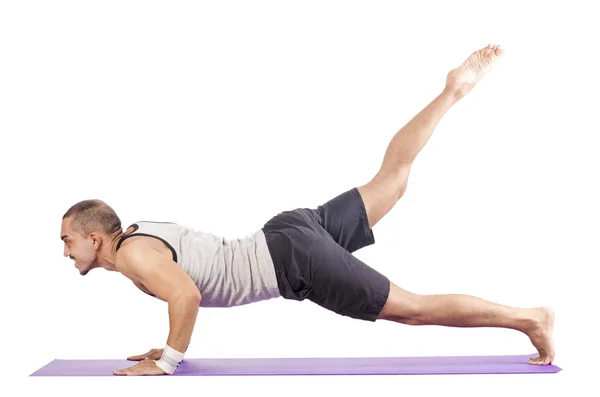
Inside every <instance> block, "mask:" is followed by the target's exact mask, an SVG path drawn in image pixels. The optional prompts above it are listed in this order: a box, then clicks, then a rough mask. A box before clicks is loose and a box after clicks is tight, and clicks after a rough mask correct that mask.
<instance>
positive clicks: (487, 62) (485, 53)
mask: <svg viewBox="0 0 600 397" xmlns="http://www.w3.org/2000/svg"><path fill="white" fill-rule="evenodd" d="M502 54H504V50H503V49H502V48H500V45H491V44H490V45H488V46H487V47H485V48H482V49H481V50H477V51H475V52H474V53H473V54H471V56H469V57H468V58H467V60H466V61H464V62H463V64H462V65H460V66H459V67H457V68H455V69H452V70H451V71H450V72H449V73H448V77H447V78H446V90H447V91H448V92H451V93H452V94H454V95H456V96H457V97H459V98H462V97H463V96H465V95H467V93H468V92H469V91H471V89H472V88H473V87H475V84H477V83H478V82H479V80H481V78H482V77H483V76H484V75H485V74H486V73H487V72H489V71H490V70H491V69H493V68H494V67H495V66H496V64H497V61H498V59H499V58H500V57H501V56H502Z"/></svg>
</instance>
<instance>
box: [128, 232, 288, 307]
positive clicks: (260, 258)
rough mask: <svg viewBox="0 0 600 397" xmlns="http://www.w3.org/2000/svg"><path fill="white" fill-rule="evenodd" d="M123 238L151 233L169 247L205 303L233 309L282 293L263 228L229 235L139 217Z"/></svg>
mask: <svg viewBox="0 0 600 397" xmlns="http://www.w3.org/2000/svg"><path fill="white" fill-rule="evenodd" d="M131 226H133V228H134V230H133V232H131V233H130V234H127V235H125V236H123V237H121V239H120V241H119V242H118V243H117V250H118V249H119V247H120V246H121V243H122V242H123V240H125V239H127V238H129V237H131V236H148V237H154V238H157V239H159V240H161V241H162V242H163V243H165V244H166V245H167V247H169V248H170V250H171V252H172V254H173V260H174V261H175V262H176V263H177V264H178V265H179V266H181V268H182V269H183V270H184V271H185V272H186V273H187V274H188V275H189V276H190V277H191V279H192V280H193V281H194V282H195V283H196V285H197V286H198V289H199V290H200V294H201V295H202V300H201V302H200V306H202V307H230V306H239V305H244V304H247V303H252V302H258V301H262V300H266V299H271V298H276V297H279V296H280V294H279V289H278V287H277V279H276V277H275V268H274V266H273V261H272V258H271V255H270V254H269V249H268V247H267V242H266V239H265V235H264V233H263V231H262V229H259V230H258V231H257V232H254V233H252V234H250V235H248V236H246V237H244V238H238V239H225V238H223V237H219V236H216V235H214V234H211V233H207V232H203V231H200V230H195V229H192V228H189V227H186V226H183V225H179V224H177V223H173V222H152V221H140V222H136V223H133V224H132V225H130V227H131Z"/></svg>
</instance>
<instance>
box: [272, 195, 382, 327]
mask: <svg viewBox="0 0 600 397" xmlns="http://www.w3.org/2000/svg"><path fill="white" fill-rule="evenodd" d="M262 230H263V232H264V234H265V237H266V241H267V246H268V248H269V252H270V254H271V257H272V259H273V263H274V265H275V273H276V276H277V283H278V286H279V291H280V293H281V296H282V297H283V298H286V299H294V300H299V301H301V300H304V299H308V300H310V301H312V302H314V303H316V304H318V305H320V306H322V307H324V308H326V309H329V310H331V311H333V312H335V313H338V314H341V315H343V316H348V317H352V318H356V319H360V320H367V321H375V320H376V319H377V316H378V315H379V313H380V312H381V309H382V308H383V306H384V305H385V302H386V301H387V298H388V294H389V292H390V281H389V279H388V278H387V277H385V276H384V275H382V274H381V273H379V272H378V271H376V270H375V269H373V268H371V267H369V266H368V265H367V264H365V263H364V262H362V261H361V260H359V259H358V258H356V257H355V256H354V255H352V252H354V251H356V250H358V249H360V248H363V247H366V246H368V245H371V244H374V243H375V237H374V235H373V231H372V230H371V229H370V228H369V222H368V219H367V213H366V210H365V205H364V202H363V200H362V197H361V195H360V193H359V191H358V189H357V188H352V189H350V190H348V191H347V192H344V193H342V194H340V195H339V196H337V197H335V198H333V199H331V200H329V201H328V202H326V203H325V204H323V205H320V206H318V208H317V209H311V208H297V209H295V210H291V211H284V212H281V213H279V214H277V215H276V216H274V217H273V218H271V219H270V220H269V221H268V222H267V223H265V225H264V226H263V228H262Z"/></svg>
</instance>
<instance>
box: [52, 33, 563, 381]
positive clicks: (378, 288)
mask: <svg viewBox="0 0 600 397" xmlns="http://www.w3.org/2000/svg"><path fill="white" fill-rule="evenodd" d="M503 52H504V51H503V50H502V49H501V48H500V46H498V45H494V46H492V45H488V46H487V47H485V48H483V49H480V50H478V51H475V52H474V53H473V54H471V55H470V56H469V57H468V58H467V59H466V60H465V62H464V63H463V64H462V65H460V66H459V67H457V68H455V69H453V70H451V71H450V72H449V73H448V75H447V78H446V86H445V87H444V89H443V91H442V92H441V93H440V94H439V95H438V96H437V97H436V98H435V99H434V100H433V101H432V102H431V103H430V104H429V105H428V106H427V107H425V108H424V109H423V110H422V111H421V112H420V113H418V114H417V115H416V116H415V117H414V118H413V119H412V120H411V121H410V122H408V123H407V124H406V125H405V126H404V127H403V128H402V129H400V131H398V132H397V133H396V134H395V135H394V137H393V138H392V140H391V142H390V143H389V146H388V148H387V150H386V152H385V156H384V158H383V162H382V165H381V168H380V170H379V171H378V172H377V174H376V175H375V176H374V177H373V179H372V180H371V181H369V182H368V183H367V184H365V185H363V186H360V187H357V188H352V189H350V190H348V191H346V192H344V193H342V194H340V195H339V196H337V197H335V198H333V199H331V200H329V201H327V202H326V203H324V204H323V205H320V206H318V208H316V209H311V208H297V209H295V210H292V211H284V212H281V213H279V214H278V215H276V216H274V217H273V218H271V219H270V220H269V221H268V222H267V223H265V224H264V226H263V227H262V228H261V229H259V230H258V231H256V232H255V233H253V234H251V235H249V236H247V237H245V238H243V239H233V240H226V239H223V238H221V237H218V236H215V235H213V234H210V233H206V232H201V231H197V230H193V229H190V228H187V227H184V226H181V225H178V224H175V223H168V222H150V221H144V222H136V223H134V224H132V225H131V226H129V227H128V228H127V230H125V231H123V230H122V228H121V221H120V219H119V217H118V216H117V215H116V213H115V212H114V211H113V209H112V208H111V207H109V206H108V205H107V204H106V203H104V202H103V201H101V200H86V201H82V202H79V203H77V204H75V205H74V206H72V207H71V208H70V209H69V210H68V211H67V212H66V213H65V215H64V216H63V221H62V226H61V239H62V240H63V241H64V242H65V246H64V255H65V256H68V257H70V258H71V259H73V260H74V261H75V266H76V267H77V269H79V271H80V273H81V274H82V275H85V274H87V273H88V272H89V271H90V270H91V269H94V268H104V269H107V270H110V271H118V272H121V273H122V274H123V275H124V276H126V277H128V278H129V279H131V280H132V281H133V283H135V285H136V286H137V287H138V288H140V289H141V290H143V291H144V292H146V293H147V294H150V295H152V296H155V297H156V298H158V299H161V300H163V301H165V302H167V303H168V312H169V320H170V332H169V336H168V338H167V342H166V345H165V348H164V349H152V350H150V351H149V352H148V353H146V354H143V355H140V356H133V357H129V359H131V360H139V363H137V364H136V365H133V366H131V367H129V368H126V369H122V370H118V371H115V374H118V375H121V374H123V375H159V374H172V373H174V371H175V370H176V369H177V366H178V365H179V363H180V362H181V360H182V359H183V357H184V353H185V351H186V349H187V346H188V344H189V342H190V338H191V335H192V333H193V328H194V324H195V321H196V316H197V314H198V308H199V307H200V306H205V307H208V306H211V307H231V306H236V305H243V304H249V303H252V302H257V301H261V300H265V299H272V298H277V297H283V298H285V299H295V300H304V299H308V300H310V301H312V302H314V303H316V304H318V305H320V306H322V307H324V308H326V309H329V310H331V311H332V312H335V313H338V314H340V315H343V316H349V317H352V318H356V319H360V320H365V321H376V320H380V319H381V320H388V321H395V322H399V323H404V324H411V325H444V326H451V327H503V328H510V329H515V330H518V331H521V332H523V333H525V334H526V335H527V336H528V337H529V338H530V340H531V342H532V343H533V345H534V346H535V347H536V349H537V350H538V352H539V357H537V358H534V359H530V361H529V363H530V364H534V365H547V364H550V363H551V362H552V360H553V359H554V345H553V341H552V329H553V324H554V312H553V310H552V309H550V308H547V307H539V308H516V307H509V306H504V305H500V304H496V303H492V302H488V301H485V300H482V299H480V298H476V297H473V296H468V295H456V294H452V295H450V294H447V295H417V294H415V293H411V292H408V291H406V290H403V289H401V288H400V287H398V286H397V285H395V284H394V283H393V282H391V281H390V280H389V279H388V278H386V277H385V276H383V275H382V274H380V273H379V272H377V271H375V270H374V269H373V268H371V267H369V266H368V265H366V264H365V263H363V262H362V261H360V260H359V259H358V258H356V257H355V256H354V255H352V253H353V252H355V251H356V250H358V249H360V248H362V247H365V246H367V245H371V244H373V243H374V242H375V240H374V236H373V231H372V228H373V226H375V225H376V224H377V222H379V221H380V220H381V219H382V217H383V216H385V214H387V213H388V212H389V211H390V210H391V209H392V207H393V206H394V205H395V203H396V202H397V201H398V200H399V199H400V198H401V197H402V195H403V194H404V192H405V190H406V186H407V181H408V176H409V172H410V169H411V166H412V164H413V162H414V160H415V158H416V156H417V154H418V153H419V152H420V151H421V149H422V148H423V147H424V145H425V144H426V142H427V141H428V139H429V137H430V136H431V134H432V133H433V131H434V129H435V127H436V126H437V124H438V123H439V121H440V119H441V118H442V117H443V116H444V114H445V113H446V112H447V111H448V110H449V109H450V108H451V107H452V105H454V104H455V103H456V102H457V101H459V100H460V99H461V98H463V97H464V96H465V95H466V94H467V93H468V92H469V91H470V90H471V89H472V88H473V87H474V86H475V85H476V84H477V82H478V81H479V80H480V79H481V78H482V77H483V76H484V75H485V73H486V72H488V71H489V70H491V69H492V68H493V67H494V66H495V65H496V63H497V61H498V59H500V58H501V56H502V54H503Z"/></svg>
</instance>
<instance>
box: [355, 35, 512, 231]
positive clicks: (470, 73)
mask: <svg viewBox="0 0 600 397" xmlns="http://www.w3.org/2000/svg"><path fill="white" fill-rule="evenodd" d="M503 52H504V51H503V50H502V49H501V48H500V46H498V45H495V46H491V45H488V46H487V47H486V48H483V49H481V50H478V51H475V52H474V53H473V54H472V55H471V56H469V58H467V60H466V61H465V62H464V63H463V64H462V65H460V66H459V67H458V68H455V69H453V70H451V71H450V72H449V73H448V76H447V78H446V86H445V88H444V90H443V91H442V92H441V93H440V94H439V95H438V96H437V97H436V98H434V99H433V101H431V102H430V103H429V104H428V105H427V106H426V107H425V108H424V109H423V110H421V111H420V112H419V113H418V114H417V115H416V116H415V117H413V119H412V120H410V121H409V122H408V123H407V124H406V125H405V126H404V127H402V128H401V129H400V130H399V131H398V132H397V133H396V134H395V135H394V136H393V138H392V140H391V141H390V143H389V145H388V147H387V150H386V152H385V155H384V158H383V162H382V165H381V168H380V169H379V171H378V172H377V174H376V175H375V176H374V177H373V179H371V180H370V181H369V182H368V183H367V184H365V185H363V186H359V187H358V190H359V192H360V194H361V196H362V198H363V201H364V203H365V208H366V210H367V215H368V218H369V226H370V227H373V226H375V224H377V222H379V221H380V220H381V218H383V217H384V216H385V215H386V214H387V213H388V212H389V211H390V210H391V209H392V208H393V207H394V205H395V204H396V202H397V201H398V200H399V199H400V198H401V197H402V195H403V194H404V192H405V191H406V187H407V184H408V176H409V174H410V169H411V167H412V164H413V162H414V160H415V159H416V157H417V155H418V154H419V152H420V151H421V150H422V149H423V147H424V146H425V144H426V143H427V141H428V140H429V138H430V137H431V135H432V134H433V131H434V130H435V128H436V127H437V125H438V124H439V122H440V120H441V119H442V117H443V116H444V115H445V114H446V113H447V112H448V110H449V109H450V108H451V107H452V106H453V105H454V104H456V103H457V102H458V101H459V100H460V99H461V98H463V97H464V96H465V95H466V94H467V93H468V92H469V91H470V90H471V89H472V88H473V87H474V86H475V85H476V84H477V82H478V81H479V80H480V79H481V78H482V77H483V76H484V75H485V73H487V72H488V71H489V70H491V69H492V68H493V67H494V66H495V64H496V61H497V59H498V58H499V57H500V56H501V55H502V54H503Z"/></svg>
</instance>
